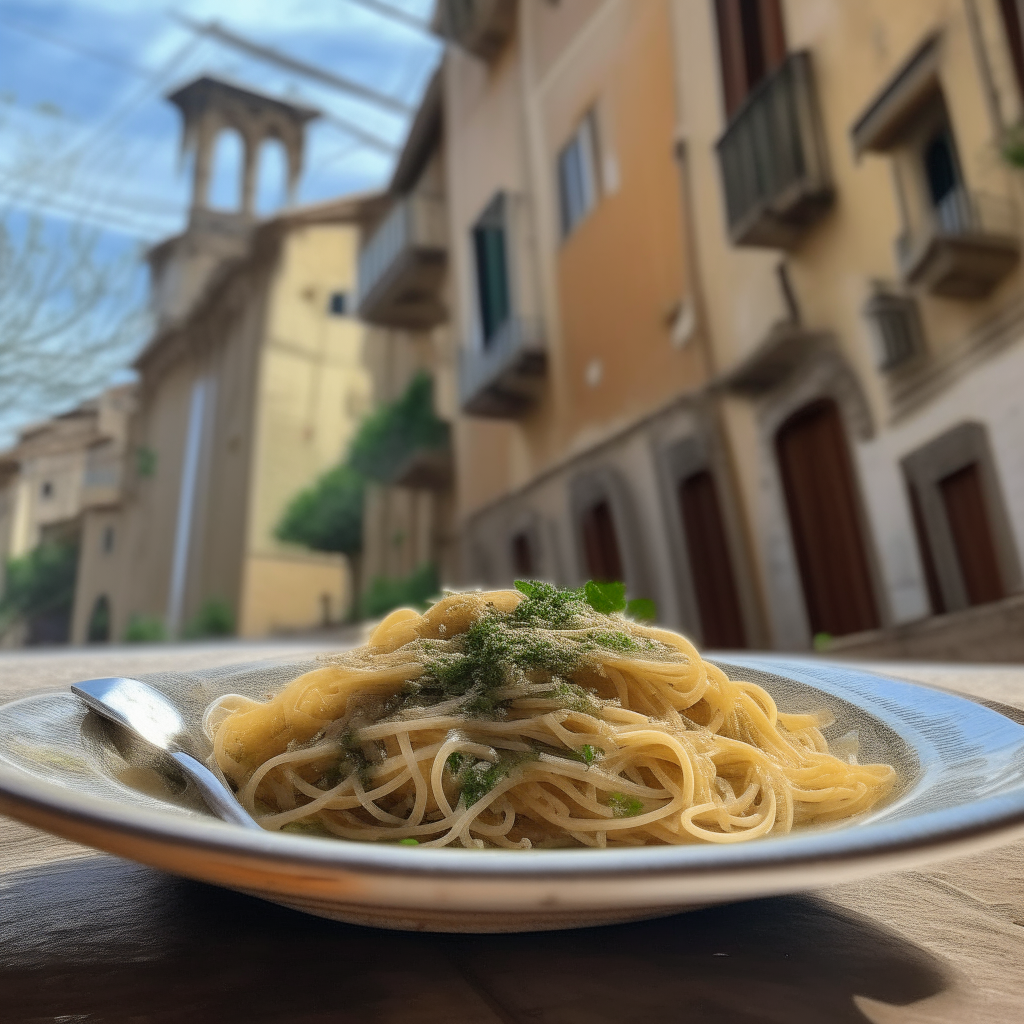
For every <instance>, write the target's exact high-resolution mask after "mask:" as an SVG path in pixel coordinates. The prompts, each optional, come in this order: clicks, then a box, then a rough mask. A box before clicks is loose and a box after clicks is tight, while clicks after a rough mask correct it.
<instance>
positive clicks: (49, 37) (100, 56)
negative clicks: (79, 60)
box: [0, 18, 150, 76]
mask: <svg viewBox="0 0 1024 1024" xmlns="http://www.w3.org/2000/svg"><path fill="white" fill-rule="evenodd" d="M0 26H3V27H4V28H6V29H9V30H10V31H12V32H19V33H21V34H22V35H26V36H32V37H34V38H35V39H41V40H42V41H43V42H44V43H49V44H50V45H51V46H57V47H60V48H61V49H62V50H69V51H70V52H72V53H77V54H79V55H80V56H82V57H88V58H89V59H90V60H95V61H99V62H100V63H101V64H109V65H110V66H111V67H113V68H118V69H119V70H121V71H128V72H130V73H131V74H133V75H144V76H148V75H149V74H150V72H149V71H147V70H146V69H145V68H144V67H142V66H141V65H139V64H135V63H134V62H133V61H129V60H125V59H124V58H122V57H115V56H114V55H113V54H111V53H103V52H101V51H100V50H94V49H92V48H91V47H88V46H82V44H81V43H76V42H73V41H72V40H70V39H65V38H63V37H61V36H55V35H54V34H53V33H52V32H44V31H43V30H42V29H38V28H36V27H35V26H30V25H23V24H21V23H20V22H16V21H11V20H10V19H9V18H0Z"/></svg>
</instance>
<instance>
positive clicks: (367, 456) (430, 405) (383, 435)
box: [348, 372, 449, 483]
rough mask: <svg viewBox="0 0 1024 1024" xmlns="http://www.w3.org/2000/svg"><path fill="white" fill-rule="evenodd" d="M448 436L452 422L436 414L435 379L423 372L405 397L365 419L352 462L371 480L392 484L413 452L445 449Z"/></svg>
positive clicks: (411, 382)
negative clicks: (426, 449)
mask: <svg viewBox="0 0 1024 1024" xmlns="http://www.w3.org/2000/svg"><path fill="white" fill-rule="evenodd" d="M448 437H449V428H448V424H447V423H445V422H444V420H441V419H438V417H437V416H436V415H435V414H434V382H433V380H432V379H431V377H430V376H429V374H426V373H423V372H421V373H418V374H417V375H416V376H415V377H414V378H413V379H412V380H411V381H410V383H409V386H408V388H406V390H405V394H403V395H402V397H401V398H399V399H398V400H397V401H396V402H392V403H390V404H389V405H382V406H381V407H380V408H379V409H378V410H377V411H376V412H374V413H371V414H370V415H369V416H367V417H366V419H364V420H363V422H362V424H361V425H360V427H359V432H358V433H357V434H356V437H355V440H354V441H353V442H352V447H351V448H350V449H349V455H348V465H349V466H351V467H352V468H353V469H354V470H356V471H357V472H359V473H362V475H363V476H365V477H366V478H367V479H370V480H378V481H380V482H381V483H388V482H390V481H391V480H392V479H393V478H394V475H395V473H396V472H397V470H398V469H399V467H400V466H401V465H402V463H403V462H404V461H405V460H406V459H407V458H408V457H409V455H410V454H411V453H412V452H413V451H415V450H416V449H417V448H430V449H437V448H444V447H445V446H446V445H447V444H448Z"/></svg>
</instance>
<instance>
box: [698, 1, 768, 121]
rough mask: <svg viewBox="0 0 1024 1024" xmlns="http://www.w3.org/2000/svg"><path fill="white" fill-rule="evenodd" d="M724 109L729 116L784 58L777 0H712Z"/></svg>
mask: <svg viewBox="0 0 1024 1024" xmlns="http://www.w3.org/2000/svg"><path fill="white" fill-rule="evenodd" d="M715 20H716V21H717V23H718V49H719V58H720V60H721V67H722V91H723V93H724V95H725V113H726V116H727V117H730V118H731V117H732V115H733V114H735V113H736V111H737V110H738V109H739V107H740V106H741V105H742V103H743V101H744V100H745V99H746V98H747V96H748V95H749V94H750V93H751V92H752V91H753V90H754V88H755V87H756V86H757V85H758V84H759V83H760V82H761V81H762V80H763V79H765V78H767V77H768V75H770V74H771V73H772V72H773V71H774V70H775V69H776V68H777V67H779V65H780V64H782V62H783V61H784V60H785V59H786V33H785V30H784V28H783V24H782V7H781V3H780V0H715Z"/></svg>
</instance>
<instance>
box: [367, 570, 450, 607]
mask: <svg viewBox="0 0 1024 1024" xmlns="http://www.w3.org/2000/svg"><path fill="white" fill-rule="evenodd" d="M440 589H441V584H440V581H439V580H438V578H437V569H435V568H434V566H432V565H429V564H427V565H421V566H420V567H419V568H418V569H417V570H416V571H415V572H413V573H412V574H410V575H409V576H405V577H403V578H402V579H389V578H388V577H386V576H378V577H377V578H376V579H375V580H374V581H373V582H372V583H371V584H370V589H369V590H368V591H367V592H366V596H365V597H364V598H363V601H362V611H363V614H364V615H367V616H369V617H371V618H372V617H374V616H377V615H384V614H385V613H386V612H389V611H391V610H392V609H393V608H400V607H402V606H403V605H413V606H416V605H425V604H426V603H427V602H428V601H429V600H430V598H432V597H436V596H437V594H438V592H439V591H440Z"/></svg>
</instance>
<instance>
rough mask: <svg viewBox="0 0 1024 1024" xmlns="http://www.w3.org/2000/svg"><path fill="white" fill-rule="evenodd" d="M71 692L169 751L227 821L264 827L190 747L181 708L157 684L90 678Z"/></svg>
mask: <svg viewBox="0 0 1024 1024" xmlns="http://www.w3.org/2000/svg"><path fill="white" fill-rule="evenodd" d="M71 692H72V693H74V694H75V695H76V696H78V697H81V699H82V700H83V701H85V703H86V704H87V705H88V706H89V707H90V708H92V710H93V711H95V712H97V713H98V714H100V715H102V716H103V717H104V718H109V719H110V721H112V722H116V723H117V724H118V725H121V726H124V728H125V729H128V730H130V731H131V732H133V733H135V735H136V736H140V737H141V738H142V739H144V740H145V741H146V742H147V743H151V744H152V745H153V746H154V747H158V748H159V749H160V750H163V751H166V752H167V753H168V754H169V755H170V757H171V759H172V760H173V761H174V762H175V763H176V764H177V765H178V767H179V768H180V769H181V770H182V771H183V772H184V773H185V774H186V775H187V776H188V777H189V778H190V779H191V780H192V782H193V783H194V784H195V786H196V788H197V789H198V790H199V792H200V793H202V795H203V799H204V800H205V801H206V804H207V806H208V807H209V808H210V810H211V811H213V813H214V814H216V815H217V817H218V818H223V819H224V820H225V821H230V822H234V824H236V825H242V826H244V827H245V828H257V829H258V828H259V827H260V826H259V825H257V824H256V822H255V821H253V819H252V818H251V817H250V816H249V815H248V814H247V813H246V812H245V810H244V808H243V807H242V805H241V804H240V803H239V802H238V801H237V800H236V799H235V797H234V796H233V794H232V793H231V792H230V791H229V790H228V789H227V787H226V786H225V785H224V784H223V783H222V782H221V781H220V779H218V778H217V776H216V775H214V774H213V772H211V771H210V769H209V768H207V767H206V765H204V764H203V763H202V762H201V761H199V760H198V759H197V758H195V757H193V756H192V755H191V754H189V753H188V752H187V750H186V749H185V748H189V747H191V742H190V741H189V736H188V729H187V727H186V725H185V720H184V719H183V718H182V716H181V713H180V712H179V711H178V709H177V708H176V707H175V706H174V705H173V704H172V703H171V702H170V701H169V700H168V699H167V698H166V697H165V696H164V695H163V694H162V693H160V691H159V690H155V689H154V688H153V687H152V686H147V685H146V684H145V683H143V682H140V681H139V680H138V679H123V678H121V677H119V676H115V677H112V678H109V679H86V680H85V681H84V682H81V683H75V684H74V685H73V686H72V687H71Z"/></svg>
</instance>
